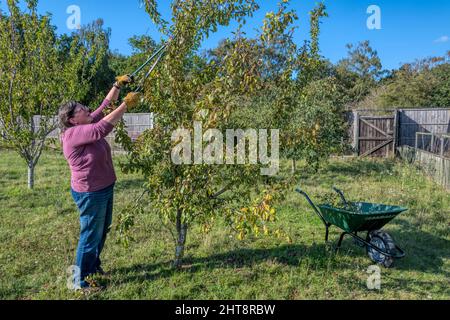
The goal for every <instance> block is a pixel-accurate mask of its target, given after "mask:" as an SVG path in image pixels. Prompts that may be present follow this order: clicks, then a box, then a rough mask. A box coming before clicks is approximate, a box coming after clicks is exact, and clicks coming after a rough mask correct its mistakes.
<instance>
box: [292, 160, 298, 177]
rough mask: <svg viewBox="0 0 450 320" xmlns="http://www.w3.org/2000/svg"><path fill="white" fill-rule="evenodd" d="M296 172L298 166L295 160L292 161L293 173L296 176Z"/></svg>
mask: <svg viewBox="0 0 450 320" xmlns="http://www.w3.org/2000/svg"><path fill="white" fill-rule="evenodd" d="M296 171H297V164H296V163H295V159H292V168H291V173H292V174H295V172H296Z"/></svg>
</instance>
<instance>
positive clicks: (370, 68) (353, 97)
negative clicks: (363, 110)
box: [335, 41, 387, 108]
mask: <svg viewBox="0 0 450 320" xmlns="http://www.w3.org/2000/svg"><path fill="white" fill-rule="evenodd" d="M347 48H348V57H347V58H344V59H342V60H341V61H339V62H338V64H337V65H336V68H335V73H336V78H337V80H338V81H339V82H340V84H341V86H342V88H343V89H344V90H345V92H346V100H347V101H346V102H347V103H348V104H349V108H352V107H354V106H355V105H356V104H357V103H358V102H359V101H361V100H362V99H363V98H364V97H366V96H367V95H368V94H369V92H370V91H371V90H372V89H374V88H375V87H376V86H377V85H378V83H379V81H380V80H381V79H382V78H383V77H385V76H386V75H387V72H386V71H385V70H383V67H382V64H381V60H380V58H379V56H378V52H377V51H376V50H374V49H373V48H372V47H371V46H370V42H369V41H363V42H360V43H358V45H357V46H356V47H355V46H354V45H352V44H348V45H347Z"/></svg>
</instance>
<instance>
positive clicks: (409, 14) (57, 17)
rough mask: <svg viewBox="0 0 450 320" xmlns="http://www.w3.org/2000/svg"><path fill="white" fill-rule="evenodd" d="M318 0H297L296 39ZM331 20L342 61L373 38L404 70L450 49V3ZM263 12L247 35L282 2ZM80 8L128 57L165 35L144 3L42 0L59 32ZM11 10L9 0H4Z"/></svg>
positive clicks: (337, 6)
mask: <svg viewBox="0 0 450 320" xmlns="http://www.w3.org/2000/svg"><path fill="white" fill-rule="evenodd" d="M316 2H317V1H315V0H291V6H292V7H293V8H296V9H297V11H298V13H299V17H300V19H299V20H298V21H297V25H298V27H299V28H298V30H297V31H296V36H295V39H296V41H297V42H298V43H299V44H301V43H302V42H303V40H304V39H306V37H307V34H308V25H309V20H308V11H309V10H311V9H312V8H313V7H314V4H315V3H316ZM324 2H325V4H326V5H327V11H328V14H329V17H328V18H325V19H324V21H323V24H322V34H321V37H320V42H321V51H322V55H324V56H325V57H326V58H328V59H330V60H331V61H332V62H336V61H338V60H339V59H341V58H342V57H344V56H345V55H346V52H347V49H346V48H345V45H346V44H347V43H357V42H359V41H363V40H370V42H371V44H372V46H373V47H374V48H375V49H376V50H377V51H378V53H379V55H380V57H381V60H382V62H383V66H384V67H385V68H387V69H392V68H398V67H399V66H400V64H401V63H402V62H411V61H414V60H415V59H417V58H424V57H428V56H433V55H443V54H444V53H445V52H447V51H448V50H450V40H449V37H450V1H448V0H429V1H424V0H370V1H369V0H325V1H324ZM159 3H160V8H159V9H160V11H161V12H162V14H163V16H165V17H166V18H169V17H170V16H169V15H170V8H169V3H170V1H159ZM259 3H260V6H261V9H260V10H259V11H258V12H257V13H256V14H255V16H254V17H253V18H252V19H250V20H248V23H247V26H246V29H245V30H246V31H247V34H248V35H250V36H251V35H254V34H255V31H254V28H257V27H259V26H260V25H261V21H262V19H263V17H264V15H265V13H266V12H267V11H273V10H276V7H277V1H269V0H260V1H259ZM70 5H77V6H78V7H79V8H80V10H81V23H82V24H86V23H88V22H90V21H92V20H94V19H96V18H102V19H103V20H104V21H105V26H106V27H110V28H111V30H112V38H111V48H112V49H113V50H117V51H119V52H120V53H123V54H130V53H131V48H130V46H129V45H128V41H127V40H128V38H129V37H131V36H132V35H141V34H148V35H150V36H152V37H153V38H155V39H157V40H158V39H159V38H160V35H159V33H158V31H157V29H156V27H155V26H154V25H153V24H152V22H151V20H150V18H149V17H148V15H147V14H146V12H145V11H144V9H143V8H142V7H141V6H140V4H139V1H138V0H127V1H124V0H109V1H108V0H96V1H92V0H90V1H88V0H40V1H39V7H38V8H39V11H40V12H42V13H44V12H50V13H52V15H53V20H52V21H53V24H54V25H56V26H57V28H58V29H57V30H58V32H59V33H68V32H70V30H69V29H68V28H67V24H66V22H67V20H68V18H69V16H70V14H69V13H67V12H66V11H67V8H68V7H69V6H70ZM370 5H377V6H379V7H380V9H381V30H369V29H368V28H367V25H366V21H367V19H368V18H369V16H370V14H368V13H367V12H366V11H367V8H368V7H369V6H370ZM0 8H2V10H5V8H6V6H5V0H0ZM235 27H236V24H232V25H231V26H229V27H227V28H225V27H224V28H221V29H219V31H218V32H217V33H216V34H213V35H211V36H210V38H209V39H207V40H206V41H205V43H204V44H203V48H204V49H207V48H211V47H214V46H216V45H217V43H218V42H219V41H220V40H221V39H223V38H225V37H227V36H229V35H230V34H231V31H233V30H234V29H235Z"/></svg>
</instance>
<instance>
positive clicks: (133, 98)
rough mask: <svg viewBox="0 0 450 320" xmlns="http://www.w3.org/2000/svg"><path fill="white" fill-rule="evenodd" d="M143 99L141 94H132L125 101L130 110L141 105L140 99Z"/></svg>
mask: <svg viewBox="0 0 450 320" xmlns="http://www.w3.org/2000/svg"><path fill="white" fill-rule="evenodd" d="M140 98H141V94H140V93H139V92H130V93H129V94H127V96H126V97H125V99H123V101H124V102H125V104H126V105H127V107H128V108H133V107H136V106H137V105H138V104H139V99H140Z"/></svg>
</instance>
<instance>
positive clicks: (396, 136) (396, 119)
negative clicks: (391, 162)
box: [393, 109, 399, 157]
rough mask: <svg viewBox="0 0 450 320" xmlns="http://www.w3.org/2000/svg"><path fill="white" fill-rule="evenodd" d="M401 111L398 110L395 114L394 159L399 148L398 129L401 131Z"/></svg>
mask: <svg viewBox="0 0 450 320" xmlns="http://www.w3.org/2000/svg"><path fill="white" fill-rule="evenodd" d="M398 113H399V111H398V109H395V113H394V143H393V146H394V150H393V151H394V157H395V156H396V155H397V147H398V144H399V142H398V131H399V130H398V129H399V115H398Z"/></svg>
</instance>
